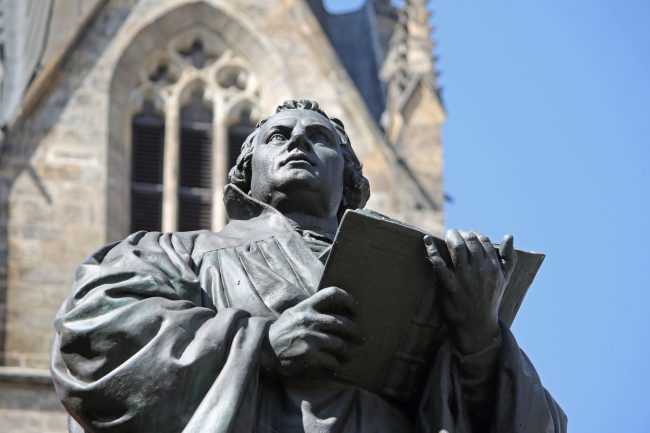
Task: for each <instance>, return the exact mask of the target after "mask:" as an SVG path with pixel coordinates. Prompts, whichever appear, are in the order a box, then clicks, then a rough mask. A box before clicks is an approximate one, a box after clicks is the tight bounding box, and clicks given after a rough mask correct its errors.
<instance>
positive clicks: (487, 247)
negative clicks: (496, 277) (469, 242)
mask: <svg viewBox="0 0 650 433" xmlns="http://www.w3.org/2000/svg"><path fill="white" fill-rule="evenodd" d="M476 237H477V238H478V240H479V242H481V246H482V247H483V251H485V256H486V257H487V258H488V259H489V260H490V261H491V262H492V264H493V265H495V266H500V262H499V255H498V254H497V249H496V247H495V246H494V244H493V243H492V241H490V239H489V238H488V237H487V236H485V235H483V234H481V233H476Z"/></svg>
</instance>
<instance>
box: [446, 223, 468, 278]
mask: <svg viewBox="0 0 650 433" xmlns="http://www.w3.org/2000/svg"><path fill="white" fill-rule="evenodd" d="M445 242H446V243H447V248H449V255H450V256H451V261H452V263H453V265H454V268H455V270H459V269H462V268H464V267H466V266H467V263H468V254H469V251H468V249H467V244H466V243H465V239H463V237H462V236H461V235H460V233H459V232H458V230H455V229H451V230H447V233H445Z"/></svg>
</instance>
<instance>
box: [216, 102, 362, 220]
mask: <svg viewBox="0 0 650 433" xmlns="http://www.w3.org/2000/svg"><path fill="white" fill-rule="evenodd" d="M229 180H230V183H232V184H233V185H235V186H237V187H239V188H240V189H242V190H243V191H245V192H248V193H249V194H250V195H251V196H252V197H254V198H256V199H258V200H260V201H262V202H265V203H268V204H270V205H272V206H274V207H276V208H279V209H280V208H281V207H283V206H285V207H286V205H287V203H288V204H289V207H293V208H296V207H300V208H302V209H304V211H305V212H316V213H323V212H324V213H333V214H334V215H335V216H336V217H337V218H339V219H340V217H341V216H342V215H343V213H344V212H345V210H346V209H358V208H362V207H363V206H364V205H365V204H366V202H367V201H368V198H369V196H370V186H369V184H368V180H367V179H366V178H365V177H364V176H363V173H362V164H361V162H360V161H359V159H358V158H357V156H356V154H355V153H354V150H352V145H351V143H350V139H349V137H348V135H347V134H346V132H345V127H344V126H343V123H342V122H341V121H340V120H338V119H335V118H330V117H329V116H328V115H327V114H325V112H323V111H322V110H321V109H320V108H319V106H318V103H317V102H315V101H310V100H299V101H295V100H289V101H285V102H284V103H283V104H282V105H280V106H279V107H278V108H277V110H276V112H275V114H274V115H273V116H270V117H267V118H265V119H263V120H262V121H260V122H259V123H258V125H257V127H256V128H255V130H254V131H253V132H252V133H251V134H250V135H249V136H248V138H246V140H245V141H244V143H243V145H242V148H241V153H240V155H239V157H238V158H237V163H236V165H235V166H234V167H233V168H232V169H231V170H230V173H229ZM281 210H282V209H281ZM319 216H320V215H319Z"/></svg>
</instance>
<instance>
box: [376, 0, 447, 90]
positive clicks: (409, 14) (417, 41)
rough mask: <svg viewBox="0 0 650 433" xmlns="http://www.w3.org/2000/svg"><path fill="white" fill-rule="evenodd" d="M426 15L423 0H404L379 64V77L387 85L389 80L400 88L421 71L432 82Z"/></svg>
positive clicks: (425, 3)
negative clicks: (385, 51) (383, 60)
mask: <svg viewBox="0 0 650 433" xmlns="http://www.w3.org/2000/svg"><path fill="white" fill-rule="evenodd" d="M430 16H431V14H430V13H429V10H428V7H427V2H426V0H404V2H403V4H402V6H401V8H400V10H399V11H398V21H397V24H396V25H395V30H394V32H393V36H392V38H391V41H390V46H389V49H388V53H387V56H386V61H385V63H384V66H383V68H382V78H383V80H384V82H385V83H386V84H387V86H388V87H389V88H390V86H391V82H393V83H392V84H396V85H397V86H398V87H399V88H401V89H402V90H404V89H405V88H406V86H407V84H408V81H410V79H412V78H413V77H415V76H422V75H429V76H430V77H431V78H433V81H432V84H434V82H435V76H436V70H435V58H434V56H433V42H432V40H431V31H432V28H431V25H430V24H429V18H430ZM434 86H435V84H434Z"/></svg>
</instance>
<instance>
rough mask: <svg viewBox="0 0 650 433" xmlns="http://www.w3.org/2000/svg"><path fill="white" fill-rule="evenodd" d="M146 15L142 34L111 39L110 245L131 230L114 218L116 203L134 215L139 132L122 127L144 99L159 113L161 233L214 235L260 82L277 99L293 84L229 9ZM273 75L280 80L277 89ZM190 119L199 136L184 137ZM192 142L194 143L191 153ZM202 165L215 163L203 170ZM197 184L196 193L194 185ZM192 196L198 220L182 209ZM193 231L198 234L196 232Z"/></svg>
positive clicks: (161, 7)
mask: <svg viewBox="0 0 650 433" xmlns="http://www.w3.org/2000/svg"><path fill="white" fill-rule="evenodd" d="M145 14H146V15H148V16H147V17H146V18H139V19H138V20H137V23H143V24H140V25H139V26H138V27H135V26H128V25H125V26H124V32H123V33H128V35H126V34H125V35H122V36H123V37H119V38H116V40H117V41H119V43H120V44H121V46H120V47H114V49H115V50H118V52H119V51H120V50H121V54H119V55H118V56H117V59H118V60H117V61H116V63H115V68H114V70H113V75H112V79H111V86H110V102H109V103H110V108H111V109H110V119H109V124H110V131H111V134H110V137H109V146H108V159H109V164H108V178H109V182H108V188H107V232H108V233H107V237H108V238H109V239H115V238H120V237H123V236H125V235H126V234H128V232H129V230H131V229H135V228H137V227H135V226H134V225H133V224H132V223H131V221H132V219H133V216H134V213H133V212H131V215H130V216H131V218H129V217H128V216H127V217H125V216H123V215H115V211H114V209H116V208H122V209H123V206H116V205H115V204H116V203H120V204H124V203H132V207H131V209H132V210H137V205H134V193H133V186H132V182H133V180H134V178H135V177H134V175H133V172H132V167H134V161H132V160H131V155H132V154H133V153H132V147H133V146H134V144H135V143H134V139H137V138H138V137H135V135H134V132H138V131H135V130H134V129H133V128H129V127H128V126H127V125H130V124H131V123H132V122H133V118H134V116H136V115H138V113H139V110H140V107H141V101H143V100H144V99H145V98H144V96H143V95H148V94H151V93H153V94H155V95H156V98H158V99H159V100H160V101H159V102H157V103H158V104H159V105H161V111H162V112H163V113H164V122H163V125H162V130H163V131H164V146H163V147H164V158H163V160H164V162H163V166H164V169H163V182H162V183H163V187H162V189H163V193H162V215H161V217H160V229H162V230H163V231H172V230H179V229H180V230H188V229H192V228H197V229H198V228H212V229H218V228H219V227H220V226H221V225H222V224H223V222H224V221H225V213H224V209H223V205H222V204H221V201H222V198H221V194H222V190H223V186H224V184H225V181H226V174H227V172H228V169H229V165H230V160H231V159H232V157H233V156H232V153H233V150H231V149H234V147H235V146H236V145H234V144H232V143H233V141H238V140H239V139H240V136H242V135H243V134H244V133H245V130H246V128H252V126H254V123H253V122H254V120H252V119H253V118H254V117H255V115H256V112H257V110H258V108H257V107H259V100H260V98H262V97H263V95H262V91H261V90H260V87H261V86H260V83H261V82H265V81H266V80H271V79H273V80H274V82H273V83H274V84H273V86H268V87H269V88H272V89H273V91H274V92H277V91H278V90H277V89H278V88H281V89H282V88H285V89H286V90H285V91H284V92H285V93H290V90H289V88H290V86H289V83H290V82H291V79H290V77H288V76H287V74H286V71H284V70H283V64H282V62H281V61H280V60H279V59H278V58H277V57H276V55H275V54H274V53H273V51H274V50H272V49H271V48H270V47H269V43H268V42H267V41H265V40H264V39H263V38H261V37H259V35H257V34H256V32H255V30H254V28H253V27H252V24H251V23H248V22H247V21H246V19H245V18H243V17H242V16H239V15H238V14H237V13H236V12H235V11H234V10H233V8H232V7H231V6H229V5H228V4H227V2H225V1H218V0H213V1H197V2H194V3H190V4H183V5H180V6H179V5H178V4H174V2H173V1H171V0H162V1H160V2H158V3H156V4H155V5H154V6H153V7H152V8H150V9H149V10H147V12H146V13H145ZM278 76H280V77H283V78H282V79H280V80H278ZM197 86H199V87H201V89H202V92H203V94H202V101H203V105H201V104H197V102H196V101H197V99H196V98H193V96H192V90H193V89H195V88H196V87H197ZM188 89H189V90H188ZM242 107H246V110H242ZM236 109H239V111H238V112H237V113H238V116H239V117H237V118H236V119H235V118H232V116H233V113H234V112H235V111H236ZM242 113H244V114H246V113H247V114H246V116H248V117H247V118H246V116H243V114H242ZM192 116H199V117H201V116H202V118H201V119H198V122H195V123H194V126H196V127H197V128H198V127H199V126H200V127H201V128H203V132H201V131H199V129H201V128H198V129H196V128H194V129H192V128H188V125H190V126H191V123H192V122H193V121H195V120H197V119H194V120H193V119H192ZM242 116H243V117H242ZM188 122H189V123H188ZM199 124H200V125H199ZM251 124H252V125H251ZM190 129H192V130H191V131H190ZM199 135H200V137H199ZM192 138H196V140H194V141H195V142H193V143H192V144H189V142H190V141H192ZM206 161H211V164H207V165H206V164H204V163H205V162H206ZM192 162H196V163H200V165H201V167H199V168H200V169H198V170H197V169H196V167H193V166H192ZM192 167H193V168H192ZM208 177H212V179H213V181H212V183H211V185H207V182H206V179H207V178H208ZM190 178H191V179H190ZM195 178H196V179H195ZM195 181H196V182H199V183H201V185H195V183H196V182H195ZM197 188H198V189H197ZM189 192H195V193H197V196H201V197H202V198H201V200H202V203H203V205H202V206H203V207H202V208H201V206H199V208H201V210H200V212H198V214H197V213H195V214H194V216H195V217H192V218H189V219H188V218H186V213H184V212H183V211H182V208H183V206H189V207H191V206H190V204H187V203H186V202H187V199H188V197H189V195H191V194H189ZM199 192H200V193H201V194H198V193H199ZM185 193H188V194H189V195H188V194H185ZM208 197H209V198H208ZM136 198H137V197H136ZM134 206H135V207H134ZM192 206H193V205H192ZM189 207H188V209H189ZM195 207H196V206H195ZM207 208H209V209H210V211H207V210H206V209H207ZM197 209H198V208H197ZM199 214H200V215H199ZM197 215H198V216H197ZM207 215H211V216H210V217H209V218H208V216H207ZM208 219H209V220H210V221H211V223H209V224H208V223H207V220H208ZM199 220H200V221H201V223H200V224H198V223H197V221H199ZM197 224H198V225H200V226H201V227H193V226H194V225H197ZM154 225H155V224H154ZM206 225H208V226H209V227H205V226H206ZM148 228H150V227H148Z"/></svg>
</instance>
